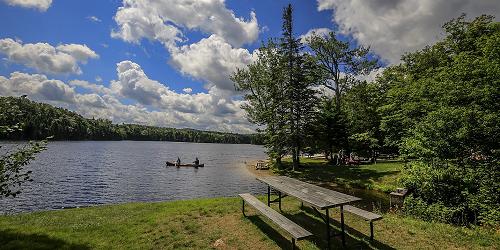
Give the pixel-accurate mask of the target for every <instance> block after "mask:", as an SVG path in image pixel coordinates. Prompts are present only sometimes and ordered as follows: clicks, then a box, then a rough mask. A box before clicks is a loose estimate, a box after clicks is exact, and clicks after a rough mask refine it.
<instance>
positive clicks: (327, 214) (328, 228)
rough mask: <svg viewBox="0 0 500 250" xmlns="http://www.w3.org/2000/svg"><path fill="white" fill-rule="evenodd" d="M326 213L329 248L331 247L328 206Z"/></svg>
mask: <svg viewBox="0 0 500 250" xmlns="http://www.w3.org/2000/svg"><path fill="white" fill-rule="evenodd" d="M325 213H326V221H325V222H326V240H327V242H328V249H330V237H331V235H330V213H329V212H328V208H327V209H326V211H325Z"/></svg>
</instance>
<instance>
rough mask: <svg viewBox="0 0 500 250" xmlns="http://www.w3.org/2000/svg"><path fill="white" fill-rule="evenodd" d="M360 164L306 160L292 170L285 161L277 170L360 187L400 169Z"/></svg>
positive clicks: (322, 181)
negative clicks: (346, 164) (372, 167)
mask: <svg viewBox="0 0 500 250" xmlns="http://www.w3.org/2000/svg"><path fill="white" fill-rule="evenodd" d="M362 166H363V165H358V166H335V165H333V164H330V163H329V162H326V161H305V162H302V163H301V167H300V168H299V169H296V170H295V171H292V170H291V164H290V163H285V164H284V166H283V167H284V168H283V169H280V170H276V173H277V174H279V175H286V176H289V177H292V178H297V179H301V180H306V181H313V182H317V183H331V182H332V181H334V182H335V183H337V184H340V185H346V184H349V185H354V186H358V187H362V188H364V187H367V186H369V185H371V184H372V182H371V181H372V180H373V181H376V180H379V179H380V178H382V177H384V176H387V175H394V174H397V173H399V172H400V171H395V170H393V171H390V170H389V171H377V170H375V169H367V168H363V167H362Z"/></svg>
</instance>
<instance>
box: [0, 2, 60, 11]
mask: <svg viewBox="0 0 500 250" xmlns="http://www.w3.org/2000/svg"><path fill="white" fill-rule="evenodd" d="M4 1H5V2H6V3H7V4H8V5H12V6H20V7H24V8H33V9H38V10H39V11H46V10H47V9H48V8H49V7H50V5H51V4H52V0H4Z"/></svg>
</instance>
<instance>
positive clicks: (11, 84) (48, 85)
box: [0, 72, 76, 103]
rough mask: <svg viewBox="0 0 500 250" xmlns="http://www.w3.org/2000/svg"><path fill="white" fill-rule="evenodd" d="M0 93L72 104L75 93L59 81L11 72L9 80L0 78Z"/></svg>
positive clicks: (37, 75) (36, 75) (43, 76)
mask: <svg viewBox="0 0 500 250" xmlns="http://www.w3.org/2000/svg"><path fill="white" fill-rule="evenodd" d="M0 93H1V94H2V95H4V96H21V95H28V96H30V97H31V98H33V99H35V100H48V101H61V102H66V103H73V102H74V101H75V95H76V93H75V91H74V89H73V88H71V87H69V86H68V85H66V84H65V83H64V82H62V81H59V80H53V79H48V78H47V77H46V76H45V75H40V74H33V75H30V74H26V73H21V72H13V73H11V74H10V77H9V78H6V77H3V76H0Z"/></svg>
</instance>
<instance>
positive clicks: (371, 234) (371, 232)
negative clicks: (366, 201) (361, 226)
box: [370, 221, 373, 241]
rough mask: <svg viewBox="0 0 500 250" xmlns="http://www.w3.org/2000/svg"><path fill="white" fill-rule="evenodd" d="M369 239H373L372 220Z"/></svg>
mask: <svg viewBox="0 0 500 250" xmlns="http://www.w3.org/2000/svg"><path fill="white" fill-rule="evenodd" d="M370 241H373V221H370Z"/></svg>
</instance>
